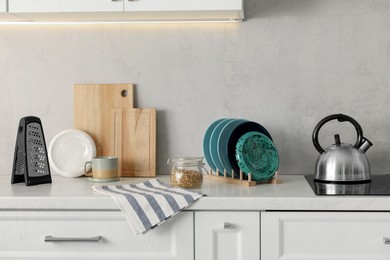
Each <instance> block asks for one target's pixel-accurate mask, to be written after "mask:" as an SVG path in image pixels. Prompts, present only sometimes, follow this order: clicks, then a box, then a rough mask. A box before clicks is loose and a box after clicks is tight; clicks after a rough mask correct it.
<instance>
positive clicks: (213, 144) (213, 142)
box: [210, 118, 234, 175]
mask: <svg viewBox="0 0 390 260" xmlns="http://www.w3.org/2000/svg"><path fill="white" fill-rule="evenodd" d="M232 120H234V118H228V119H225V120H222V121H221V122H220V123H219V124H218V125H217V126H216V127H215V128H214V130H213V132H212V134H211V137H210V155H211V159H212V161H213V163H214V165H215V166H216V168H217V169H218V171H219V172H220V175H222V173H223V170H224V167H223V165H222V163H221V161H220V160H219V157H218V140H219V137H220V134H221V131H222V129H223V128H224V127H225V125H226V124H228V123H229V122H230V121H232Z"/></svg>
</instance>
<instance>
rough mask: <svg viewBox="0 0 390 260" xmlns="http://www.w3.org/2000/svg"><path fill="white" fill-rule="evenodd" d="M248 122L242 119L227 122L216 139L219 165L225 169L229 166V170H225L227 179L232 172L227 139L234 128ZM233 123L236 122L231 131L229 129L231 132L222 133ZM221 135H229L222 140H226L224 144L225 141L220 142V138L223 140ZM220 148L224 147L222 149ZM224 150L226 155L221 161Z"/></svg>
mask: <svg viewBox="0 0 390 260" xmlns="http://www.w3.org/2000/svg"><path fill="white" fill-rule="evenodd" d="M247 121H248V120H246V119H242V118H236V119H234V120H232V121H230V122H228V123H227V124H226V125H225V126H224V127H223V128H222V130H221V132H220V134H219V138H218V141H217V149H218V150H217V154H218V158H219V160H220V162H221V164H222V166H223V167H224V168H225V167H226V166H228V167H229V166H230V167H229V168H230V169H226V174H227V176H228V177H231V176H232V175H231V171H232V170H233V167H232V165H231V163H230V160H229V155H228V147H229V139H230V136H231V135H232V133H233V131H234V129H236V127H238V126H239V125H241V124H243V123H245V122H247ZM234 122H238V124H237V125H236V126H235V127H234V128H233V129H231V131H230V132H228V133H224V131H227V130H226V129H227V127H228V126H229V125H230V124H232V123H234ZM223 134H229V136H228V137H226V138H225V139H224V140H226V142H225V141H223V142H222V141H221V140H222V138H223ZM222 146H225V147H222ZM224 148H226V154H225V159H223V156H222V152H223V150H224Z"/></svg>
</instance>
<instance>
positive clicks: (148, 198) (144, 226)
mask: <svg viewBox="0 0 390 260" xmlns="http://www.w3.org/2000/svg"><path fill="white" fill-rule="evenodd" d="M93 189H94V190H95V191H97V192H100V193H103V194H106V195H110V196H111V197H112V198H113V199H114V201H115V202H116V203H117V205H118V206H119V208H120V209H121V210H122V212H124V213H125V216H126V219H127V222H128V223H129V224H130V226H131V228H132V229H133V231H134V232H135V233H136V234H140V233H144V232H146V231H148V230H150V229H152V228H154V227H156V226H158V225H160V224H161V223H163V222H164V221H165V220H166V219H168V218H170V217H172V216H173V215H175V214H177V213H178V212H179V211H180V210H182V209H184V208H186V207H188V206H189V205H191V204H192V203H194V202H195V201H196V200H198V199H199V198H201V197H202V196H204V194H201V193H197V192H191V191H188V190H185V189H182V188H176V187H170V186H168V185H166V184H164V183H162V182H161V181H159V180H157V179H151V180H148V181H145V182H143V183H139V184H124V185H103V186H94V187H93Z"/></svg>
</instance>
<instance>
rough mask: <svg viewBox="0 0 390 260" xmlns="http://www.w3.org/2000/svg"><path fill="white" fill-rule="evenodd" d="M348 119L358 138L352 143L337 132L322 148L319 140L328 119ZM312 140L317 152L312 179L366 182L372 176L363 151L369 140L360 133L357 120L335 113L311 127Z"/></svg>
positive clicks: (368, 144) (369, 143) (368, 146)
mask: <svg viewBox="0 0 390 260" xmlns="http://www.w3.org/2000/svg"><path fill="white" fill-rule="evenodd" d="M335 119H337V120H338V121H339V122H345V121H347V122H350V123H351V124H352V125H353V126H354V127H355V129H356V132H357V140H356V143H355V144H354V145H352V144H347V143H341V142H340V136H339V135H338V134H336V135H335V137H334V138H335V144H333V145H331V146H329V147H327V148H325V150H324V149H323V148H322V147H321V145H320V144H319V142H318V133H319V131H320V129H321V127H322V126H323V125H324V124H326V123H327V122H329V121H331V120H335ZM312 138H313V144H314V147H315V148H316V149H317V151H318V152H319V153H320V155H319V156H318V159H317V162H316V173H315V180H316V181H320V182H321V181H322V182H335V183H347V182H369V181H370V180H371V172H370V164H369V162H368V159H367V157H366V155H365V152H366V151H367V150H368V149H369V148H370V147H371V146H372V143H371V142H370V141H369V140H368V139H367V138H365V137H363V130H362V128H361V126H360V125H359V123H358V122H356V120H354V119H353V118H352V117H349V116H346V115H343V114H334V115H330V116H327V117H325V118H324V119H322V120H321V121H320V122H319V123H318V124H317V126H316V127H315V128H314V131H313V137H312Z"/></svg>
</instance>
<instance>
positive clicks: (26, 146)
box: [11, 116, 51, 186]
mask: <svg viewBox="0 0 390 260" xmlns="http://www.w3.org/2000/svg"><path fill="white" fill-rule="evenodd" d="M19 182H24V183H25V184H26V186H30V185H37V184H43V183H51V175H50V166H49V160H48V157H47V150H46V143H45V136H44V134H43V128H42V123H41V120H40V119H39V118H38V117H35V116H27V117H23V118H22V119H20V122H19V127H18V133H17V137H16V145H15V154H14V162H13V167H12V180H11V183H12V184H14V183H19Z"/></svg>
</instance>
